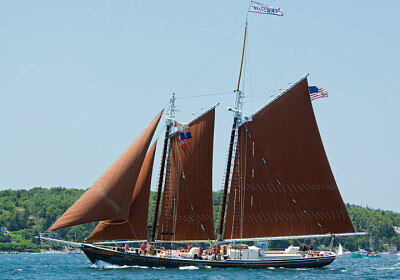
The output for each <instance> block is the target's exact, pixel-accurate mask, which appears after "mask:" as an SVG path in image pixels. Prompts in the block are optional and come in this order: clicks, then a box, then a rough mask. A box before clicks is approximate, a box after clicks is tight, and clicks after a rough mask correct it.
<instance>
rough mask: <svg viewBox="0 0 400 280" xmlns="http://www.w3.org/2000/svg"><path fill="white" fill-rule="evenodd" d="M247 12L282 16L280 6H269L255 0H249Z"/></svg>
mask: <svg viewBox="0 0 400 280" xmlns="http://www.w3.org/2000/svg"><path fill="white" fill-rule="evenodd" d="M249 12H250V13H258V14H267V15H275V16H281V17H283V11H282V8H281V7H279V8H273V7H271V6H268V5H265V4H262V3H258V2H255V1H251V3H250V9H249Z"/></svg>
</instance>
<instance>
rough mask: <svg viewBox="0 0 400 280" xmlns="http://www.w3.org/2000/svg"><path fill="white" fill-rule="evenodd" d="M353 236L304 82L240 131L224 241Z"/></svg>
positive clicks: (301, 81)
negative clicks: (337, 235)
mask: <svg viewBox="0 0 400 280" xmlns="http://www.w3.org/2000/svg"><path fill="white" fill-rule="evenodd" d="M350 232H354V229H353V226H352V224H351V222H350V219H349V216H348V213H347V210H346V207H345V205H344V203H343V200H342V198H341V196H340V193H339V190H338V188H337V185H336V182H335V179H334V177H333V174H332V170H331V168H330V165H329V162H328V159H327V156H326V153H325V150H324V147H323V144H322V140H321V137H320V134H319V131H318V127H317V123H316V120H315V116H314V112H313V109H312V105H311V101H310V96H309V92H308V83H307V79H306V77H305V78H303V79H302V80H300V81H299V82H298V83H297V84H295V85H293V86H292V87H291V88H290V89H289V90H287V91H286V92H285V93H283V94H282V95H281V96H279V97H278V98H276V99H275V100H273V101H272V102H270V103H269V104H267V105H266V106H265V107H263V108H262V109H261V110H259V111H258V112H257V113H256V114H254V115H253V116H252V121H250V122H247V123H245V124H243V125H242V126H240V128H239V132H238V143H237V150H236V157H235V164H234V171H233V175H232V184H231V191H230V195H229V204H228V210H227V217H226V223H225V231H224V239H231V238H233V239H238V238H256V237H274V236H295V235H312V234H322V233H350Z"/></svg>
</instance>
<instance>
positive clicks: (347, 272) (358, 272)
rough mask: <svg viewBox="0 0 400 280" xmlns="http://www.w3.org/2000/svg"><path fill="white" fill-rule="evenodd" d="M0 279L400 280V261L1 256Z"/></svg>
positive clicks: (384, 258)
mask: <svg viewBox="0 0 400 280" xmlns="http://www.w3.org/2000/svg"><path fill="white" fill-rule="evenodd" d="M0 279H24V280H25V279H28V280H36V279H40V280H43V279H164V280H165V279H169V280H177V279H346V280H348V279H400V257H399V256H396V255H383V256H382V258H380V259H369V258H363V259H355V258H351V257H350V256H349V255H344V256H341V257H339V258H338V259H337V260H336V261H335V262H333V263H332V264H331V265H329V266H326V267H324V268H317V269H315V268H313V269H311V268H310V269H285V268H276V269H261V270H255V269H214V268H213V269H211V268H209V269H207V268H200V269H198V268H195V267H181V268H180V269H165V268H164V269H155V268H147V267H118V266H113V265H109V264H107V263H102V264H99V265H97V266H96V265H93V264H91V263H90V262H89V261H88V259H87V258H86V256H85V255H83V254H79V255H60V254H58V255H49V254H17V255H0Z"/></svg>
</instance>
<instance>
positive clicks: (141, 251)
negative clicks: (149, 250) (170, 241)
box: [140, 242, 146, 255]
mask: <svg viewBox="0 0 400 280" xmlns="http://www.w3.org/2000/svg"><path fill="white" fill-rule="evenodd" d="M145 252H146V244H145V243H144V242H143V243H142V245H141V246H140V253H141V254H143V255H144V254H145Z"/></svg>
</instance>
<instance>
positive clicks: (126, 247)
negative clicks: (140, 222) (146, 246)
mask: <svg viewBox="0 0 400 280" xmlns="http://www.w3.org/2000/svg"><path fill="white" fill-rule="evenodd" d="M128 249H129V245H128V243H125V252H128Z"/></svg>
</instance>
